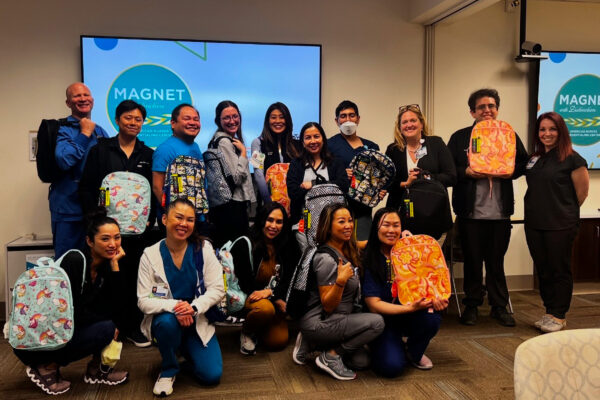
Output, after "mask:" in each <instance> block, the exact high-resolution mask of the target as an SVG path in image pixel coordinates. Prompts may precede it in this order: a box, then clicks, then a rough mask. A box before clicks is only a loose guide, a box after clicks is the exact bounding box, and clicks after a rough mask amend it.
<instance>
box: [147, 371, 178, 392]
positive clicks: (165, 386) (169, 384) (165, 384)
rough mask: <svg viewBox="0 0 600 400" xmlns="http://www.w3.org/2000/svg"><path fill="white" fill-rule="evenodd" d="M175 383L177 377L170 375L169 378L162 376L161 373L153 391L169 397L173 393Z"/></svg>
mask: <svg viewBox="0 0 600 400" xmlns="http://www.w3.org/2000/svg"><path fill="white" fill-rule="evenodd" d="M174 383H175V377H174V376H170V377H168V378H162V377H161V376H160V375H159V376H158V379H157V380H156V382H155V383H154V389H152V393H154V394H155V395H157V396H159V397H167V396H169V395H170V394H171V393H173V384H174Z"/></svg>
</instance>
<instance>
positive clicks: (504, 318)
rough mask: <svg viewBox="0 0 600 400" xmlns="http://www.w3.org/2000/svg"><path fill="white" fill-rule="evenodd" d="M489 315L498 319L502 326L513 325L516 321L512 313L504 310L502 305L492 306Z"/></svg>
mask: <svg viewBox="0 0 600 400" xmlns="http://www.w3.org/2000/svg"><path fill="white" fill-rule="evenodd" d="M490 317H492V318H494V319H496V320H498V323H499V324H500V325H502V326H515V325H517V323H516V322H515V319H514V318H513V316H512V315H510V314H509V313H508V311H506V308H504V307H492V311H491V312H490Z"/></svg>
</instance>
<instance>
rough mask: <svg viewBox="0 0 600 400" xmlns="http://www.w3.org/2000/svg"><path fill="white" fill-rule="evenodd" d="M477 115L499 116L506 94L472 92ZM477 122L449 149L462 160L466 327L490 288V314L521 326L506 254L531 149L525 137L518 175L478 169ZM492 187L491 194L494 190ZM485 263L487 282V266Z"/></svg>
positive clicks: (459, 186)
mask: <svg viewBox="0 0 600 400" xmlns="http://www.w3.org/2000/svg"><path fill="white" fill-rule="evenodd" d="M468 104H469V109H470V113H471V116H472V117H473V119H474V120H475V122H474V124H473V125H475V124H476V123H477V122H480V121H484V120H495V119H496V118H497V117H498V108H499V107H500V96H499V95H498V92H497V91H496V90H495V89H480V90H477V91H475V92H473V93H472V94H471V95H470V96H469V101H468ZM473 125H472V126H468V127H466V128H463V129H460V130H458V131H456V132H455V133H454V134H453V135H452V137H451V138H450V141H449V142H448V148H449V149H450V152H451V153H452V157H453V158H454V163H455V164H456V173H457V177H458V180H457V183H456V186H455V187H454V190H453V191H452V206H453V207H454V212H455V213H456V216H457V223H458V232H459V234H460V241H461V244H462V250H463V255H464V292H465V298H464V299H463V304H464V305H465V309H464V311H463V314H462V316H461V318H460V322H461V323H462V324H464V325H475V323H476V322H477V314H478V312H477V307H478V306H480V305H482V304H483V296H484V295H485V292H486V289H487V294H488V302H489V304H490V306H491V307H492V311H491V313H490V316H491V317H492V318H495V319H497V320H498V322H499V323H500V324H501V325H504V326H515V320H514V318H513V317H512V315H511V314H509V313H508V312H507V311H506V306H507V304H508V287H507V286H506V276H505V275H504V255H505V254H506V250H507V249H508V243H509V241H510V230H511V223H510V216H511V215H512V214H513V212H514V194H513V186H512V180H513V179H515V178H518V177H519V176H520V175H522V174H523V172H524V170H525V164H526V162H527V152H526V151H525V148H524V147H523V143H522V142H521V139H519V136H518V135H517V136H516V139H517V155H516V162H515V172H514V173H513V175H509V176H503V177H495V178H492V186H491V188H490V183H489V180H488V176H487V175H483V174H479V173H477V172H474V171H473V170H472V169H471V167H469V160H468V158H467V152H468V149H469V146H470V138H471V131H472V129H473ZM490 191H491V193H490ZM484 263H485V271H486V277H485V286H484V285H483V283H482V279H483V264H484Z"/></svg>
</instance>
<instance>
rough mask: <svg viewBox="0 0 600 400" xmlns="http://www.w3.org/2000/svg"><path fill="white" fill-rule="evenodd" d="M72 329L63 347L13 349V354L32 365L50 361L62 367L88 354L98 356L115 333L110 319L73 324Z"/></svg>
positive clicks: (24, 362) (44, 363)
mask: <svg viewBox="0 0 600 400" xmlns="http://www.w3.org/2000/svg"><path fill="white" fill-rule="evenodd" d="M74 329H75V331H74V332H73V337H72V338H71V340H70V341H69V342H68V343H67V344H66V345H65V347H61V348H60V349H58V350H51V351H42V350H39V351H30V350H17V349H15V350H14V352H15V355H16V356H17V357H18V358H19V360H21V362H22V363H23V364H25V365H29V366H33V367H37V366H39V365H46V364H50V363H57V364H58V365H60V366H61V367H64V366H65V365H67V364H69V363H72V362H73V361H77V360H81V359H82V358H84V357H87V356H89V355H90V354H93V355H95V356H99V355H100V352H101V351H102V349H104V348H105V347H106V346H108V344H109V343H110V342H111V340H112V339H113V336H114V335H115V324H114V323H113V322H112V321H110V320H107V321H99V322H94V323H93V324H90V325H86V326H79V325H75V327H74Z"/></svg>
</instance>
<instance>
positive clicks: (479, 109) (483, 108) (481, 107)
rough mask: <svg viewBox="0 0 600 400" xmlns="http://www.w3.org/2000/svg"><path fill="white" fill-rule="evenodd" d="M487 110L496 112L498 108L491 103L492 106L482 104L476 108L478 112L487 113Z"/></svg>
mask: <svg viewBox="0 0 600 400" xmlns="http://www.w3.org/2000/svg"><path fill="white" fill-rule="evenodd" d="M486 108H489V109H490V110H495V109H497V108H498V106H497V105H495V104H494V103H490V104H480V105H478V106H477V107H475V109H476V110H477V111H485V109H486Z"/></svg>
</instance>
